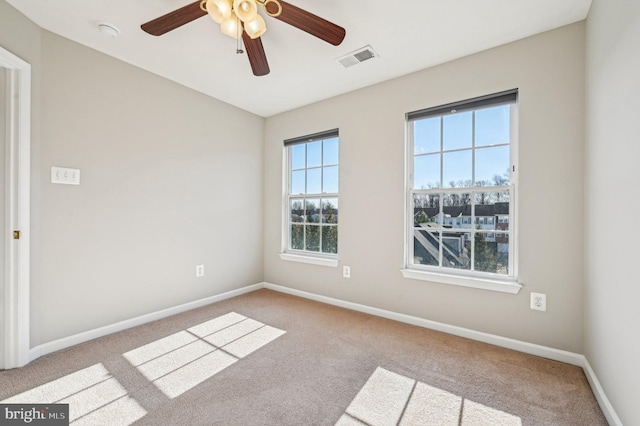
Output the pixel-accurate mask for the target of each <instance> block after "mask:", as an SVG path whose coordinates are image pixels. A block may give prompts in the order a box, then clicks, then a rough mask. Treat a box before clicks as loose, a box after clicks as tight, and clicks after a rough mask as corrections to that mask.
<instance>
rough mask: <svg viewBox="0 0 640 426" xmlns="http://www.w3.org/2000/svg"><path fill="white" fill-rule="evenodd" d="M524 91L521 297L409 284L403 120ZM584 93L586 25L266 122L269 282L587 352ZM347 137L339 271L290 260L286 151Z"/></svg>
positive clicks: (342, 159) (343, 150) (342, 156)
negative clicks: (543, 299) (304, 139)
mask: <svg viewBox="0 0 640 426" xmlns="http://www.w3.org/2000/svg"><path fill="white" fill-rule="evenodd" d="M381 60H383V59H381ZM372 66H373V65H372ZM345 72H349V71H345ZM353 72H356V71H355V69H354V71H353ZM512 88H519V90H520V102H519V120H520V127H519V134H520V141H519V164H520V171H519V180H520V187H519V190H520V199H519V203H518V205H517V209H518V219H519V237H520V244H519V249H520V280H521V282H522V283H523V284H524V287H523V289H522V291H521V292H520V294H518V295H511V294H504V293H496V292H491V291H486V290H477V289H469V288H462V287H456V286H449V285H443V284H436V283H429V282H423V281H414V280H409V279H404V278H403V277H402V275H401V273H400V270H401V268H402V266H403V249H404V246H403V244H404V243H403V235H404V216H403V215H404V209H403V206H404V196H403V193H404V169H403V168H404V132H405V126H404V114H405V113H406V112H409V111H414V110H417V109H421V108H426V107H431V106H437V105H441V104H444V103H447V102H452V101H458V100H464V99H468V98H471V97H475V96H479V95H484V94H489V93H494V92H498V91H502V90H506V89H512ZM583 94H584V25H583V23H578V24H573V25H570V26H567V27H564V28H560V29H558V30H554V31H550V32H547V33H544V34H541V35H537V36H534V37H531V38H528V39H525V40H521V41H518V42H515V43H512V44H509V45H505V46H502V47H498V48H496V49H492V50H489V51H485V52H482V53H479V54H476V55H473V56H469V57H466V58H463V59H460V60H457V61H453V62H450V63H447V64H444V65H441V66H438V67H434V68H430V69H426V70H423V71H421V72H417V73H414V74H411V75H407V76H404V77H400V78H398V79H395V80H391V81H388V82H385V83H381V84H378V85H375V86H372V87H368V88H365V89H362V90H359V91H356V92H352V93H349V94H346V95H343V96H339V97H335V98H332V99H329V100H327V101H323V102H320V103H316V104H313V105H310V106H306V107H303V108H299V109H296V110H293V111H290V112H287V113H283V114H280V115H277V116H274V117H270V118H268V119H267V122H266V128H265V147H266V148H265V206H266V211H265V218H264V219H265V220H264V223H265V261H264V264H265V272H264V275H265V280H266V281H268V282H272V283H275V284H281V285H285V286H288V287H292V288H295V289H300V290H303V291H308V292H312V293H317V294H321V295H325V296H330V297H335V298H338V299H343V300H347V301H351V302H356V303H362V304H365V305H370V306H374V307H378V308H382V309H387V310H391V311H395V312H400V313H404V314H409V315H415V316H418V317H422V318H427V319H429V320H435V321H440V322H443V323H447V324H452V325H457V326H461V327H467V328H470V329H474V330H479V331H482V332H487V333H493V334H497V335H500V336H506V337H510V338H514V339H519V340H524V341H527V342H532V343H537V344H542V345H546V346H550V347H554V348H559V349H564V350H569V351H574V352H581V351H582V348H583V340H582V326H583V304H582V293H583V290H582V284H583V279H582V277H583V275H582V273H583V238H582V231H583V220H582V214H581V206H582V205H583V191H582V178H583V173H582V169H583V144H584V130H583V129H584V117H583V111H584V96H583ZM336 127H337V128H339V129H340V144H341V145H340V225H339V226H340V238H339V247H340V248H339V251H340V266H339V268H331V267H322V266H314V265H308V264H300V263H293V262H287V261H283V260H281V259H280V258H279V256H278V253H279V252H280V250H281V226H280V223H281V215H282V202H281V200H282V193H283V190H282V175H283V148H282V141H283V140H284V139H287V138H291V137H295V136H301V135H305V134H309V133H314V132H318V131H322V130H327V129H332V128H336ZM342 265H349V266H350V267H351V275H352V278H351V279H344V278H342V275H341V272H342ZM531 291H535V292H542V293H546V294H547V305H548V310H547V312H546V313H541V312H537V311H532V310H530V309H529V293H530V292H531Z"/></svg>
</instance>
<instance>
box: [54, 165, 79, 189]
mask: <svg viewBox="0 0 640 426" xmlns="http://www.w3.org/2000/svg"><path fill="white" fill-rule="evenodd" d="M51 183H63V184H66V185H80V170H79V169H68V168H66V167H51Z"/></svg>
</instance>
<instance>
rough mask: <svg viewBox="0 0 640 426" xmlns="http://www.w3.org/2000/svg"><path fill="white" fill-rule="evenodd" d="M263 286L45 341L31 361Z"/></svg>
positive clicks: (261, 286)
mask: <svg viewBox="0 0 640 426" xmlns="http://www.w3.org/2000/svg"><path fill="white" fill-rule="evenodd" d="M263 287H264V283H258V284H253V285H249V286H246V287H242V288H239V289H236V290H231V291H228V292H226V293H222V294H218V295H215V296H210V297H205V298H204V299H200V300H195V301H193V302H189V303H185V304H182V305H178V306H174V307H171V308H167V309H163V310H161V311H157V312H151V313H149V314H146V315H141V316H139V317H135V318H131V319H128V320H124V321H120V322H117V323H115V324H110V325H107V326H104V327H100V328H96V329H93V330H88V331H84V332H82V333H78V334H74V335H73V336H69V337H64V338H62V339H58V340H54V341H52V342H47V343H43V344H42V345H38V346H36V347H34V348H31V349H30V350H29V362H31V361H33V360H35V359H37V358H39V357H41V356H43V355H47V354H50V353H52V352H56V351H59V350H62V349H66V348H69V347H71V346H75V345H78V344H80V343H84V342H88V341H89V340H93V339H97V338H98V337H103V336H106V335H108V334H112V333H116V332H118V331H123V330H126V329H129V328H131V327H135V326H138V325H142V324H146V323H148V322H151V321H156V320H159V319H162V318H167V317H170V316H172V315H176V314H180V313H182V312H186V311H190V310H192V309H196V308H200V307H202V306H206V305H210V304H212V303H215V302H220V301H222V300H225V299H230V298H232V297H235V296H240V295H241V294H245V293H250V292H252V291H256V290H259V289H261V288H263Z"/></svg>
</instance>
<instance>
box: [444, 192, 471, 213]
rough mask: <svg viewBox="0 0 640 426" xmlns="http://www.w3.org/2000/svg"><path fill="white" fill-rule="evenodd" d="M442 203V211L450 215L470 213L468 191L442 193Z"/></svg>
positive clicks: (469, 195)
mask: <svg viewBox="0 0 640 426" xmlns="http://www.w3.org/2000/svg"><path fill="white" fill-rule="evenodd" d="M442 204H443V205H444V213H446V214H448V215H450V216H453V217H457V216H461V215H466V216H470V215H471V194H470V193H460V192H453V193H450V194H449V193H445V194H442Z"/></svg>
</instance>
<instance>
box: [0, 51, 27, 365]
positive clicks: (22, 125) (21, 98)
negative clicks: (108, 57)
mask: <svg viewBox="0 0 640 426" xmlns="http://www.w3.org/2000/svg"><path fill="white" fill-rule="evenodd" d="M0 67H2V68H5V69H6V80H7V84H6V86H7V87H6V94H7V101H8V102H7V117H6V118H7V119H6V128H7V132H6V135H0V138H2V137H4V143H5V146H4V148H5V149H6V185H5V210H6V219H5V223H4V225H3V226H4V229H5V233H6V238H5V274H4V277H3V278H2V281H0V282H3V283H4V294H5V318H4V320H5V327H4V329H5V330H4V352H5V354H4V355H5V357H4V362H5V365H4V368H5V369H9V368H16V367H22V366H23V365H26V364H27V363H28V362H29V361H30V356H29V350H30V327H29V318H30V312H29V307H30V298H29V287H30V276H29V272H30V271H29V269H30V247H29V246H30V239H31V234H30V178H31V65H30V64H29V63H27V62H25V61H24V60H22V59H20V58H19V57H17V56H16V55H14V54H12V53H11V52H9V51H7V50H5V49H3V48H2V47H0ZM0 140H2V139H0ZM0 148H2V147H1V146H0ZM13 231H20V237H19V239H14V238H13ZM1 290H2V289H0V291H1ZM0 367H2V366H0Z"/></svg>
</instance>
